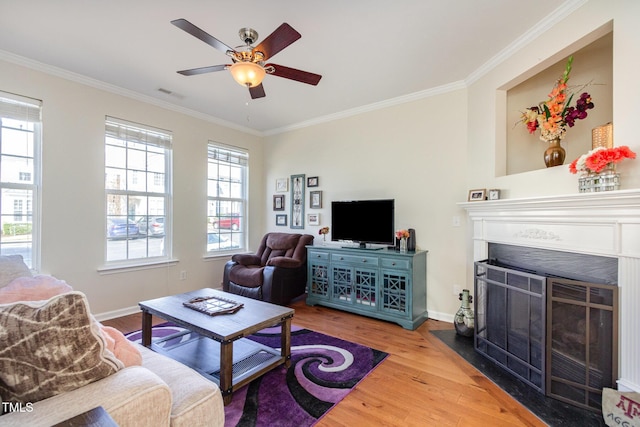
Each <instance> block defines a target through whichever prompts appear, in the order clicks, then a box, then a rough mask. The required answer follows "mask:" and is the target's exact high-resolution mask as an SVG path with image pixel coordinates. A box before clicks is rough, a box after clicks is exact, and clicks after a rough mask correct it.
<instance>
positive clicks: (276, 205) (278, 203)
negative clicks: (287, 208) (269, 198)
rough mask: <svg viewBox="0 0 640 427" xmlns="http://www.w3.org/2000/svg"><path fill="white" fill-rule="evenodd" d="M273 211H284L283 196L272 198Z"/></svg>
mask: <svg viewBox="0 0 640 427" xmlns="http://www.w3.org/2000/svg"><path fill="white" fill-rule="evenodd" d="M273 210H274V211H283V210H284V194H279V195H275V196H273Z"/></svg>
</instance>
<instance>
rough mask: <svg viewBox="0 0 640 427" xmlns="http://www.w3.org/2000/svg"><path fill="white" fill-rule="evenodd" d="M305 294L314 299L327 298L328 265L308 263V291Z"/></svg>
mask: <svg viewBox="0 0 640 427" xmlns="http://www.w3.org/2000/svg"><path fill="white" fill-rule="evenodd" d="M307 292H308V294H309V295H310V296H313V297H316V298H325V299H326V298H329V265H328V264H327V263H321V262H312V263H309V289H308V290H307Z"/></svg>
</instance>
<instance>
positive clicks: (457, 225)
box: [451, 215, 460, 227]
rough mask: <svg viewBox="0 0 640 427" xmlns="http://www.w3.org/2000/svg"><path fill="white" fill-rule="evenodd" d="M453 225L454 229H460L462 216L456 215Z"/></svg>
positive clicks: (452, 221)
mask: <svg viewBox="0 0 640 427" xmlns="http://www.w3.org/2000/svg"><path fill="white" fill-rule="evenodd" d="M451 223H452V225H453V226H454V227H460V216H458V215H454V216H453V219H452V220H451Z"/></svg>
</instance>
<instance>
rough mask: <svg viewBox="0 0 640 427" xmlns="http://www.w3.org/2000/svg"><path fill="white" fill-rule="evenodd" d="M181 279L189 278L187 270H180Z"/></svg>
mask: <svg viewBox="0 0 640 427" xmlns="http://www.w3.org/2000/svg"><path fill="white" fill-rule="evenodd" d="M180 280H187V272H186V271H185V270H182V271H181V272H180Z"/></svg>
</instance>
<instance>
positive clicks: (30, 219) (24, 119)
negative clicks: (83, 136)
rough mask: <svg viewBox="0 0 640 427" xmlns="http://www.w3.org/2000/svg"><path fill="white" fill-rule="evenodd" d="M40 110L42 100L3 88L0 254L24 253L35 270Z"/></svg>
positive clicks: (0, 98)
mask: <svg viewBox="0 0 640 427" xmlns="http://www.w3.org/2000/svg"><path fill="white" fill-rule="evenodd" d="M40 110H41V102H40V101H37V100H34V99H29V98H24V97H21V96H17V95H13V94H9V93H4V92H0V225H1V226H2V233H1V234H0V254H2V255H16V254H17V255H22V258H23V259H24V262H25V264H27V265H28V266H29V267H30V268H32V269H34V270H37V269H38V268H39V262H38V259H39V257H38V256H37V254H38V250H37V249H38V246H39V241H38V238H37V236H39V232H38V229H37V227H38V224H39V220H38V218H37V212H38V211H37V209H36V210H35V211H34V210H33V208H34V207H36V208H37V206H38V203H39V192H40V147H41V138H42V132H41V128H42V123H41V119H40ZM25 208H26V210H24V209H25ZM34 215H36V216H35V217H34Z"/></svg>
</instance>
